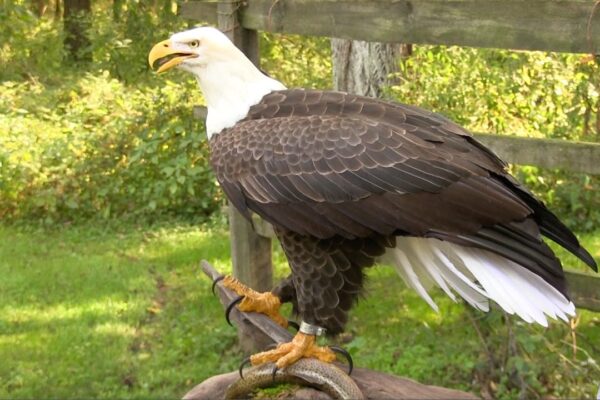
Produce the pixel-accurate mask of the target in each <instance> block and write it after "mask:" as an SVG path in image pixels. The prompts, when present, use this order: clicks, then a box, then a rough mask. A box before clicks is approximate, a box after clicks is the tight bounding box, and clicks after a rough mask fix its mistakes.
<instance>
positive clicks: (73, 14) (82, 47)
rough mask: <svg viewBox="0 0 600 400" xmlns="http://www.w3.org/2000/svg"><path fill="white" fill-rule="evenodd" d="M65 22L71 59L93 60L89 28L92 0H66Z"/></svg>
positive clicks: (66, 38) (66, 42)
mask: <svg viewBox="0 0 600 400" xmlns="http://www.w3.org/2000/svg"><path fill="white" fill-rule="evenodd" d="M63 5H64V14H63V20H64V21H63V23H64V27H65V47H66V49H67V51H68V53H69V57H70V58H71V60H73V61H75V62H87V61H91V59H92V53H91V51H90V39H89V37H88V28H89V24H90V16H91V12H90V11H91V8H92V5H91V0H64V3H63Z"/></svg>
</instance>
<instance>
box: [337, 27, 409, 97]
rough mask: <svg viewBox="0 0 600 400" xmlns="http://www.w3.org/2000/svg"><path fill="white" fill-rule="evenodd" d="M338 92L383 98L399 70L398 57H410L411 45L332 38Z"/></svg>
mask: <svg viewBox="0 0 600 400" xmlns="http://www.w3.org/2000/svg"><path fill="white" fill-rule="evenodd" d="M331 49H332V52H333V54H332V56H333V87H334V89H335V90H341V91H344V92H349V93H354V94H359V95H362V96H371V97H381V96H382V94H383V89H384V88H385V87H386V86H388V85H390V84H392V83H393V82H392V81H391V80H390V74H392V73H394V72H397V71H398V58H399V57H401V56H408V55H410V52H411V48H410V45H401V44H389V43H375V42H363V41H360V40H346V39H331Z"/></svg>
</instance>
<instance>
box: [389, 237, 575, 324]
mask: <svg viewBox="0 0 600 400" xmlns="http://www.w3.org/2000/svg"><path fill="white" fill-rule="evenodd" d="M393 254H394V260H395V264H396V265H395V266H396V270H397V271H398V273H399V274H400V276H402V278H403V279H404V280H405V281H406V283H407V284H408V285H409V286H411V287H412V288H413V289H415V290H416V291H417V293H418V294H419V295H420V296H421V297H422V298H423V299H425V301H426V302H427V303H428V304H429V305H430V306H431V307H432V308H433V309H434V310H436V311H438V306H437V304H435V301H433V299H432V298H431V296H430V295H429V293H428V292H427V289H426V288H428V287H429V286H430V285H431V284H433V283H435V284H436V285H437V286H439V287H440V288H441V289H442V290H443V291H444V292H445V293H446V294H447V295H448V296H450V298H452V299H453V300H454V301H456V296H455V295H454V293H453V291H454V292H456V293H457V294H458V295H460V296H461V297H462V298H464V299H465V300H466V301H467V302H468V303H469V304H470V305H471V306H473V307H475V308H478V309H480V310H483V311H488V310H489V304H488V298H489V299H492V300H494V301H495V302H496V303H498V305H500V307H502V308H503V309H504V310H505V311H506V312H507V313H509V314H517V315H518V316H519V317H521V318H522V319H523V320H525V321H527V322H537V323H538V324H540V325H543V326H548V321H547V319H546V316H549V317H550V318H553V319H557V318H560V319H562V320H564V321H568V316H573V315H575V306H574V305H573V303H571V302H570V301H568V300H567V299H566V298H565V297H564V296H563V295H562V294H561V293H560V292H559V291H558V290H556V289H555V288H554V287H552V286H551V285H550V284H549V283H547V282H546V281H544V280H543V279H542V278H541V277H539V276H538V275H536V274H534V273H533V272H531V271H529V270H528V269H526V268H524V267H522V266H520V265H518V264H517V263H515V262H513V261H511V260H508V259H506V258H504V257H501V256H499V255H497V254H494V253H491V252H489V251H486V250H482V249H477V248H473V247H465V246H460V245H457V244H453V243H449V242H444V241H441V240H438V239H425V238H414V237H398V238H397V246H396V248H395V249H394V250H393Z"/></svg>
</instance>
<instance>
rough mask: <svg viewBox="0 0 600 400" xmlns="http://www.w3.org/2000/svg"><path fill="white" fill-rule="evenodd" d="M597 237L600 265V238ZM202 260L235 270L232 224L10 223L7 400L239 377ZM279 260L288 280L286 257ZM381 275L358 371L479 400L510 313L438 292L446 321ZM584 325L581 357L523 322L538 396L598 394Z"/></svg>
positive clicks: (119, 392) (3, 369) (596, 339)
mask: <svg viewBox="0 0 600 400" xmlns="http://www.w3.org/2000/svg"><path fill="white" fill-rule="evenodd" d="M583 241H584V243H587V244H590V248H591V249H594V250H595V256H600V252H599V249H600V246H599V245H598V244H600V232H599V233H598V234H596V235H591V234H590V235H587V236H585V237H583ZM202 258H205V259H207V260H209V261H210V262H211V263H213V265H215V267H216V268H217V269H219V270H220V271H223V272H227V271H229V269H230V261H229V243H228V240H227V234H226V232H225V230H224V229H223V228H219V227H218V226H217V227H185V226H173V225H172V226H167V227H162V228H160V227H159V228H156V227H154V228H139V227H131V226H129V227H127V226H125V227H117V228H114V227H113V228H100V227H80V226H79V227H66V228H63V229H54V230H52V231H49V230H35V229H33V228H14V227H7V226H0V276H1V277H2V279H0V360H2V361H1V362H0V398H84V397H85V398H100V397H102V398H149V397H151V398H175V397H181V396H182V395H183V394H184V393H185V392H186V391H187V390H188V389H190V388H191V387H192V386H193V385H194V384H196V383H198V382H200V381H202V380H203V379H205V378H207V377H209V376H212V375H215V374H218V373H223V372H226V371H231V370H233V369H234V368H235V367H236V366H237V364H238V362H239V361H240V360H241V357H242V354H241V351H240V349H239V348H238V347H237V345H236V333H235V330H234V329H232V328H230V327H229V326H227V325H226V323H225V321H224V318H223V311H222V307H221V305H220V304H219V303H218V301H217V300H216V299H215V298H214V297H213V296H212V294H211V293H210V282H209V281H208V280H207V279H206V277H204V276H203V275H202V274H201V272H200V270H199V268H198V261H199V260H200V259H202ZM275 260H276V274H277V275H278V276H283V275H284V274H285V272H286V267H285V266H284V259H283V256H282V254H281V252H280V251H277V252H276V254H275ZM369 278H370V279H369V284H368V291H367V298H366V299H365V300H363V301H361V302H360V303H359V305H358V307H357V308H356V310H355V312H354V313H353V314H352V318H351V321H350V324H349V326H348V332H349V333H348V335H346V336H345V338H343V341H344V342H345V343H344V345H345V346H346V347H347V348H348V349H349V350H350V351H351V352H352V353H353V355H354V358H355V362H356V364H358V365H359V366H363V367H367V368H373V369H378V370H381V371H387V372H391V373H395V374H399V375H404V376H408V377H411V378H414V379H417V380H419V381H421V382H424V383H429V384H438V385H443V386H448V387H454V388H459V389H464V390H469V391H474V392H476V393H479V391H480V390H481V384H480V383H479V381H478V380H477V379H476V378H477V374H478V373H479V372H481V371H483V370H484V367H485V365H486V358H485V353H483V352H482V351H481V349H482V342H481V339H480V337H479V336H478V335H477V333H476V331H475V329H474V327H473V322H472V317H474V318H475V319H477V324H478V326H479V327H480V328H481V329H483V331H484V333H486V332H488V333H489V334H490V336H489V337H488V338H486V341H487V342H488V345H489V346H496V347H497V348H498V349H499V350H500V349H501V348H502V343H503V341H504V340H505V339H504V336H502V335H503V333H504V329H506V326H505V325H506V324H504V323H503V321H502V314H501V313H500V312H493V313H491V314H490V315H487V316H484V315H483V314H471V313H469V312H467V311H466V308H465V307H464V306H463V305H462V304H454V303H453V302H452V301H451V300H450V299H449V298H447V297H445V296H444V295H442V294H441V293H435V294H434V298H435V300H436V301H437V302H438V304H439V305H440V308H441V313H439V314H438V313H435V312H434V311H432V310H431V309H430V308H429V307H428V306H427V305H426V304H425V302H423V301H422V300H420V299H419V298H418V296H417V295H416V294H415V293H414V292H412V291H410V290H408V289H406V288H405V286H404V285H403V284H402V282H401V280H400V279H399V278H397V277H396V276H395V272H393V271H392V270H391V268H387V267H378V268H373V269H371V270H370V272H369ZM580 315H581V321H580V323H579V326H578V328H577V329H578V332H579V333H580V335H581V338H580V340H579V342H578V346H579V351H578V354H577V356H576V357H575V358H573V355H572V351H571V342H570V339H569V338H570V336H569V335H570V332H569V329H568V327H567V326H566V325H564V324H558V323H555V324H553V325H552V326H551V328H550V329H547V330H545V329H542V328H537V327H529V326H527V325H526V324H522V323H520V322H516V321H513V323H512V324H511V326H512V328H513V330H514V332H515V335H516V337H517V339H518V340H519V343H520V346H521V347H522V348H523V354H522V355H521V356H520V359H522V361H524V363H525V365H524V366H523V365H521V364H519V363H518V361H519V360H516V361H515V363H516V364H515V365H516V367H515V368H517V369H518V370H519V372H520V373H521V374H522V375H523V376H525V377H526V378H527V382H529V383H530V384H531V386H532V389H531V390H532V393H538V394H540V393H541V394H545V393H550V394H554V395H557V396H561V397H564V396H568V395H570V396H582V395H586V394H587V395H588V396H591V395H593V394H594V393H595V392H594V390H596V388H597V385H598V376H600V370H599V369H598V367H597V365H595V364H594V360H599V359H600V354H599V353H598V352H597V349H594V344H596V345H595V346H597V343H600V328H599V326H600V315H599V314H595V313H591V312H586V311H581V313H580ZM499 350H498V351H499ZM594 351H595V352H594ZM507 365H509V366H510V364H507ZM519 365H521V366H519ZM506 375H508V372H507V373H505V374H500V376H498V377H496V378H494V379H496V381H497V386H498V387H497V388H496V393H497V394H499V395H500V397H505V398H510V397H511V396H512V395H513V394H514V392H510V382H505V381H503V380H502V379H505V378H503V377H504V376H506ZM540 376H542V377H545V378H548V382H545V381H543V379H542V382H541V383H540V382H539V381H540V379H541V378H539V377H540ZM545 378H544V379H545ZM538 384H542V385H543V387H541V388H538V387H537V386H536V385H538ZM503 390H504V392H503Z"/></svg>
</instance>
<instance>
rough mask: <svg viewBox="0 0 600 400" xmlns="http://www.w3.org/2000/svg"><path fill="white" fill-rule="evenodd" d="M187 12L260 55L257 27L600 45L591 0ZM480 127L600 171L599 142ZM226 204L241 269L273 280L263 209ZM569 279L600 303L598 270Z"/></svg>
mask: <svg viewBox="0 0 600 400" xmlns="http://www.w3.org/2000/svg"><path fill="white" fill-rule="evenodd" d="M180 15H181V16H182V17H184V18H187V19H191V20H194V21H198V22H204V23H207V24H210V25H217V26H218V27H219V29H221V30H222V31H223V32H226V33H227V34H228V35H229V37H230V38H231V39H232V40H233V42H234V43H235V44H236V45H237V46H238V47H239V48H241V49H242V50H243V51H244V53H245V54H246V55H247V56H248V57H249V58H250V59H251V60H252V61H253V62H254V63H255V64H257V65H258V64H259V56H258V54H259V52H258V35H257V31H258V30H262V31H268V32H280V33H294V34H302V35H319V36H330V37H339V38H346V39H355V40H367V41H378V42H402V43H427V44H443V45H461V46H474V47H494V48H507V49H519V50H544V51H558V52H572V53H596V52H598V49H599V47H600V11H599V12H598V13H595V2H594V1H591V0H589V1H586V0H345V1H333V0H245V1H237V0H222V1H216V2H207V1H187V2H183V3H181V4H180ZM196 114H201V113H196ZM475 136H476V137H477V139H479V140H480V141H482V142H483V143H485V144H486V145H487V146H489V147H490V148H491V149H492V150H494V151H495V152H496V153H497V154H498V155H499V156H500V157H501V158H503V159H504V160H506V161H508V162H510V163H515V164H523V165H536V166H540V167H546V168H564V169H567V170H570V171H577V172H582V173H588V174H600V144H596V143H583V142H573V141H564V140H553V139H532V138H519V137H511V136H498V135H491V134H484V133H480V134H475ZM229 214H230V232H231V241H232V262H233V268H234V275H236V276H237V277H238V278H239V279H240V280H242V281H243V282H245V283H247V284H249V285H250V286H252V287H254V288H256V289H258V290H269V289H270V288H271V286H272V265H271V239H272V238H273V237H274V235H273V230H272V228H271V227H270V226H269V224H267V223H265V222H264V221H262V220H260V219H259V218H258V217H257V218H255V219H254V221H253V224H252V225H251V224H250V223H248V222H247V221H246V220H245V219H244V218H243V217H242V216H241V215H240V214H239V213H238V212H237V211H235V210H234V209H233V208H230V210H229ZM592 250H593V249H592ZM567 279H568V281H569V285H570V288H571V292H572V295H573V300H574V302H575V304H576V305H577V306H579V307H583V308H588V309H591V310H596V311H600V278H598V277H596V276H593V275H589V274H583V273H580V272H574V271H567Z"/></svg>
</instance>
